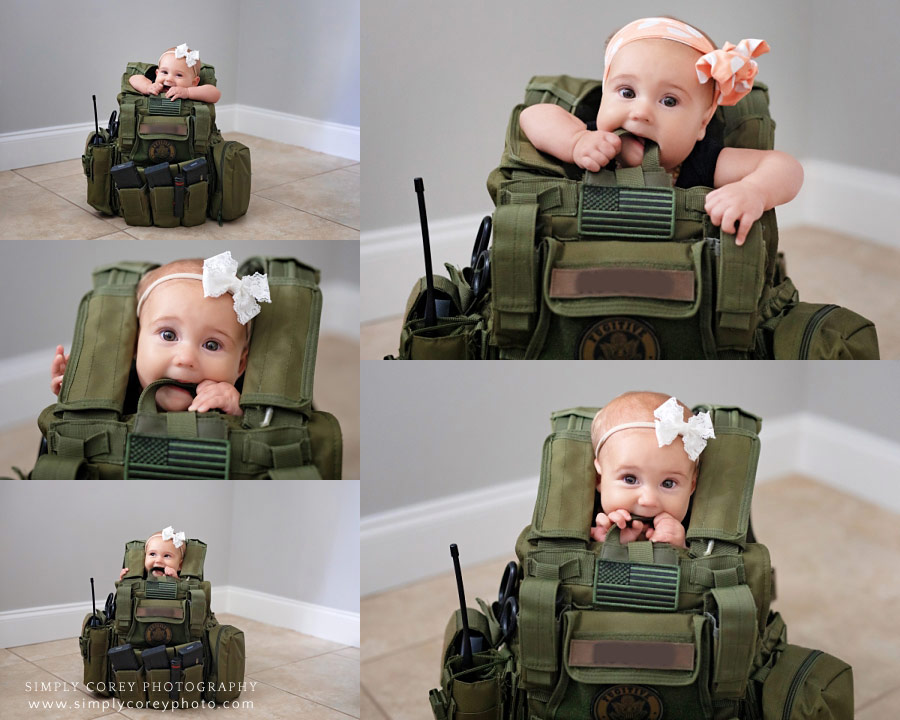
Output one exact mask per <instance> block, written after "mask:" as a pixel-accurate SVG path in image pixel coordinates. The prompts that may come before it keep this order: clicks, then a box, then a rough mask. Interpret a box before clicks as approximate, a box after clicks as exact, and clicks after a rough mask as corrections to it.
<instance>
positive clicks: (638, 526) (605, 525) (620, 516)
mask: <svg viewBox="0 0 900 720" xmlns="http://www.w3.org/2000/svg"><path fill="white" fill-rule="evenodd" d="M629 520H631V513H629V512H628V511H627V510H613V511H612V512H611V513H610V514H609V515H606V514H605V513H598V515H597V518H596V519H595V520H594V523H595V524H596V526H597V527H592V528H591V537H592V538H593V539H594V540H596V541H597V542H604V541H605V540H606V536H607V534H608V533H609V529H610V528H611V527H612V526H613V525H617V526H618V528H619V544H621V545H624V544H625V543H630V542H632V541H633V540H637V539H638V538H639V537H640V536H641V533H642V532H643V531H644V523H643V522H641V521H640V520H635V521H634V522H632V523H631V527H628V526H627V523H628V521H629Z"/></svg>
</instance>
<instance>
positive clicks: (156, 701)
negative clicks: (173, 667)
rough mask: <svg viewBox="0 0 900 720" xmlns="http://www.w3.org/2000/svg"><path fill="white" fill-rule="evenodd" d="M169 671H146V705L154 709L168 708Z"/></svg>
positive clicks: (159, 669) (160, 669)
mask: <svg viewBox="0 0 900 720" xmlns="http://www.w3.org/2000/svg"><path fill="white" fill-rule="evenodd" d="M170 687H171V671H170V670H168V669H166V668H156V669H154V670H147V704H148V705H149V706H150V707H153V708H156V709H158V710H159V709H162V708H166V707H168V704H169V703H170V702H171V701H170V700H169V688H170Z"/></svg>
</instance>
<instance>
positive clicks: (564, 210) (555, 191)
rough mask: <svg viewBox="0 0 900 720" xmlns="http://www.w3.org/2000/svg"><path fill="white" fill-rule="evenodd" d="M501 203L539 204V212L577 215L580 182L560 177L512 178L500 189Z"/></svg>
mask: <svg viewBox="0 0 900 720" xmlns="http://www.w3.org/2000/svg"><path fill="white" fill-rule="evenodd" d="M498 204H499V205H537V206H538V212H539V213H551V214H553V215H575V214H576V213H577V212H578V184H577V183H574V182H567V181H565V180H561V179H558V178H554V179H545V178H529V179H522V180H510V181H509V182H507V183H504V185H503V187H502V188H501V190H500V202H499V203H498Z"/></svg>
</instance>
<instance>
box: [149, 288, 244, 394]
mask: <svg viewBox="0 0 900 720" xmlns="http://www.w3.org/2000/svg"><path fill="white" fill-rule="evenodd" d="M233 302H234V300H233V298H232V296H231V295H230V294H228V293H226V294H224V295H220V296H219V297H217V298H207V297H203V284H202V283H201V282H199V281H198V280H189V279H179V280H168V281H166V282H164V283H162V284H160V285H159V286H157V287H156V288H154V289H153V290H152V292H151V293H150V294H149V295H148V296H147V299H146V300H145V301H144V304H143V306H142V307H141V316H140V323H139V324H140V327H139V328H138V342H137V354H136V365H137V374H138V379H139V380H140V381H141V387H146V386H147V385H148V384H149V383H151V382H153V381H154V380H159V379H160V378H170V379H172V380H179V381H181V382H185V383H200V382H202V381H203V380H213V381H215V382H227V383H231V384H232V385H233V384H234V382H235V381H236V380H237V379H238V378H239V377H240V375H241V373H242V372H244V368H245V366H246V364H247V349H248V347H247V330H246V328H245V327H244V326H243V325H241V324H240V323H239V322H238V321H237V315H235V312H234V305H233ZM192 399H193V398H192V395H191V393H189V392H188V391H187V390H182V389H181V388H178V387H175V386H173V385H166V386H164V387H161V388H159V390H157V392H156V404H157V405H158V406H159V407H160V409H162V410H165V411H182V410H187V409H188V407H189V406H190V404H191V400H192Z"/></svg>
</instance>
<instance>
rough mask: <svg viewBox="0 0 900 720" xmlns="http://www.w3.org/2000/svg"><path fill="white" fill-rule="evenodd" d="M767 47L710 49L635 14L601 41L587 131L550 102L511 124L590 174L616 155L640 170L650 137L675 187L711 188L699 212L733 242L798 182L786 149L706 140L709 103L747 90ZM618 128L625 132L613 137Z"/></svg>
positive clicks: (759, 43)
mask: <svg viewBox="0 0 900 720" xmlns="http://www.w3.org/2000/svg"><path fill="white" fill-rule="evenodd" d="M768 49H769V46H768V45H767V44H766V42H765V41H764V40H742V41H741V42H740V43H738V45H737V46H734V45H731V44H730V43H726V44H725V46H724V47H723V48H722V49H721V50H719V49H716V46H715V44H714V43H713V42H712V40H710V39H709V37H708V36H707V35H706V34H704V33H702V32H700V31H699V30H697V29H696V28H694V27H692V26H690V25H688V24H687V23H683V22H681V21H679V20H675V19H674V18H666V17H656V18H643V19H641V20H635V21H634V22H632V23H629V24H628V25H626V26H625V27H623V28H622V29H621V30H619V31H618V32H617V33H616V34H615V35H613V36H612V37H611V38H610V39H609V42H608V43H607V46H606V56H605V68H604V71H603V96H602V98H601V101H600V109H599V111H598V112H597V120H596V127H590V126H588V125H586V124H585V123H583V122H582V121H581V120H579V119H578V118H577V117H575V116H574V115H571V114H569V113H568V112H566V111H565V110H564V109H563V108H561V107H559V106H557V105H550V104H538V105H532V106H530V107H527V108H525V109H524V110H523V111H522V113H521V115H520V117H519V125H520V127H521V129H522V132H524V133H525V135H526V136H527V137H528V139H529V140H530V141H531V142H532V144H533V145H534V146H535V147H536V148H537V149H538V150H541V151H543V152H546V153H548V154H550V155H552V156H554V157H556V158H558V159H560V160H562V161H564V162H568V163H574V164H576V165H578V166H579V167H581V168H584V169H585V170H590V171H593V172H596V171H598V170H600V168H601V167H604V166H606V165H609V164H610V163H612V162H613V161H614V160H616V158H618V161H619V163H620V164H621V165H622V166H625V167H636V166H639V165H640V164H641V161H642V159H643V156H644V145H645V143H646V141H647V140H651V141H653V142H654V143H656V144H657V145H658V146H659V162H660V164H661V165H662V166H663V167H664V168H665V169H666V171H667V172H669V173H670V174H672V175H673V177H674V178H675V181H674V182H675V185H677V186H678V187H693V186H697V185H703V186H706V187H714V188H718V189H717V190H714V191H713V192H710V193H709V194H708V195H707V196H706V212H707V214H708V215H709V217H710V220H711V221H712V223H713V224H714V225H716V226H721V228H722V230H724V231H725V232H729V233H736V242H737V244H738V245H742V244H743V243H744V241H745V240H746V238H747V233H749V231H750V227H751V226H752V225H753V223H754V222H756V220H758V219H759V218H760V217H761V216H762V214H763V212H765V211H766V210H770V209H771V208H773V207H775V206H776V205H781V204H783V203H786V202H788V201H790V200H792V199H793V198H794V197H795V196H796V195H797V193H798V192H799V191H800V186H801V185H802V184H803V168H802V167H801V166H800V163H798V162H797V161H796V160H795V159H794V158H792V157H791V156H790V155H787V154H785V153H782V152H776V151H774V150H748V149H745V148H729V147H726V148H723V147H722V145H721V141H720V140H717V139H715V138H712V137H706V126H707V125H708V124H709V122H710V120H711V119H712V117H713V114H714V113H715V111H716V108H717V107H718V106H719V105H734V104H736V103H737V102H738V101H739V100H740V99H741V98H742V97H744V96H745V95H746V94H747V93H749V92H750V90H751V88H752V86H753V79H754V77H755V76H756V73H757V66H756V62H755V61H754V60H753V59H752V58H753V57H756V56H758V55H762V54H763V53H765V52H768ZM619 128H622V129H623V130H625V131H627V133H629V134H628V135H626V136H624V137H622V138H620V137H619V136H618V135H616V134H614V131H615V130H617V129H619Z"/></svg>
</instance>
